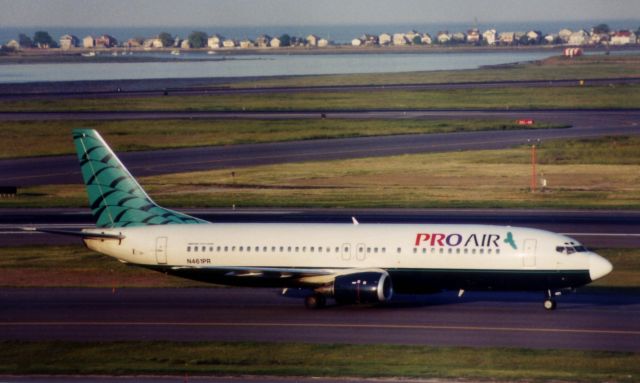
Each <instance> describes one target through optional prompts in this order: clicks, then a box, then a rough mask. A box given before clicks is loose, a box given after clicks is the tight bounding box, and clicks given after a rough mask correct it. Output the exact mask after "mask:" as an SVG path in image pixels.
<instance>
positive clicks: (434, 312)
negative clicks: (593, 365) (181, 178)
mask: <svg viewBox="0 0 640 383" xmlns="http://www.w3.org/2000/svg"><path fill="white" fill-rule="evenodd" d="M542 301H543V294H542V293H539V294H536V293H499V292H489V293H480V292H468V293H466V294H465V295H464V296H463V297H462V298H458V297H457V294H456V293H455V292H449V293H441V294H435V295H421V296H398V297H396V299H394V300H392V301H391V303H389V304H387V305H382V306H374V307H369V306H330V307H328V308H326V309H322V310H307V309H305V308H304V305H303V302H302V300H301V299H293V298H285V297H281V296H279V291H276V290H272V289H245V288H204V289H203V288H197V289H116V290H115V291H114V290H112V289H0V307H2V311H0V339H3V340H5V339H19V340H70V341H116V340H174V341H204V340H211V341H266V342H272V341H273V342H311V343H329V344H330V343H351V344H381V343H382V344H417V345H431V346H473V347H526V348H538V349H545V348H560V349H563V348H564V349H582V350H610V351H632V352H640V322H639V321H637V320H636V319H637V318H638V317H639V316H640V296H638V295H637V294H625V293H606V292H605V293H601V292H594V291H590V290H583V291H578V292H577V293H575V294H570V295H566V296H561V297H559V298H558V309H557V310H555V311H553V312H549V311H546V310H544V308H543V307H542Z"/></svg>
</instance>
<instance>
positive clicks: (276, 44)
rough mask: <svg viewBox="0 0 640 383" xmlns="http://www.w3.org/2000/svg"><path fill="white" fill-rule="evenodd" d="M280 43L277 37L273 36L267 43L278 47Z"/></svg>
mask: <svg viewBox="0 0 640 383" xmlns="http://www.w3.org/2000/svg"><path fill="white" fill-rule="evenodd" d="M280 44H282V41H280V39H279V38H277V37H274V38H272V39H271V41H269V45H271V47H272V48H280Z"/></svg>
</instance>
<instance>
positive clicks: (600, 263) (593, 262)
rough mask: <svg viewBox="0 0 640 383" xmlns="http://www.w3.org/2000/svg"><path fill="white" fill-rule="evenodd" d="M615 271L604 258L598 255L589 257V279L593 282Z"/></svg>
mask: <svg viewBox="0 0 640 383" xmlns="http://www.w3.org/2000/svg"><path fill="white" fill-rule="evenodd" d="M611 270H613V265H611V262H609V261H607V260H606V259H604V258H602V257H601V256H599V255H598V254H593V253H592V254H591V255H590V256H589V277H590V278H591V280H592V281H595V280H596V279H600V278H602V277H604V276H605V275H607V274H609V273H610V272H611Z"/></svg>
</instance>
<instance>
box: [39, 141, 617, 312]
mask: <svg viewBox="0 0 640 383" xmlns="http://www.w3.org/2000/svg"><path fill="white" fill-rule="evenodd" d="M73 140H74V143H75V148H76V151H77V156H78V160H79V162H80V167H81V170H82V177H83V179H84V183H85V185H86V190H87V194H88V197H89V202H90V207H91V210H92V213H93V216H94V218H95V220H96V227H95V228H87V229H83V230H82V231H78V232H68V231H60V230H40V231H46V232H55V233H58V234H72V235H78V236H80V237H81V238H82V240H83V241H84V244H85V245H86V246H87V247H88V248H89V249H91V250H94V251H97V252H99V253H102V254H106V255H109V256H111V257H114V258H116V259H118V260H119V261H121V262H124V263H127V264H131V265H136V266H141V267H145V268H147V269H151V270H155V271H159V272H162V273H166V274H170V275H175V276H178V277H183V278H188V279H192V280H197V281H204V282H210V283H216V284H223V285H233V286H255V287H272V288H276V287H277V288H282V289H284V290H283V292H284V293H285V295H286V292H287V291H289V290H288V289H290V290H291V291H302V292H304V293H303V294H301V295H302V296H304V298H305V305H306V307H307V308H311V309H313V308H321V307H323V306H325V305H326V304H327V299H328V298H330V299H334V300H335V302H336V303H337V304H378V303H382V302H388V301H390V300H391V299H392V297H393V295H394V293H402V294H423V293H434V292H441V291H443V290H454V291H458V292H459V296H462V294H463V293H464V292H465V291H475V290H503V291H541V292H544V301H543V307H544V308H545V309H546V310H554V309H555V308H556V301H555V299H554V297H555V296H557V295H560V294H561V293H562V292H563V291H565V290H572V289H574V288H577V287H580V286H583V285H586V284H588V283H590V282H592V281H595V280H597V279H599V278H602V277H604V276H605V275H607V274H609V273H610V272H611V271H612V269H613V267H612V265H611V263H610V262H609V261H608V260H606V259H605V258H603V257H601V256H599V255H598V254H596V253H594V252H592V251H589V250H587V249H586V248H585V247H584V246H583V245H581V244H580V243H579V242H578V241H576V240H574V239H572V238H570V237H567V236H565V235H561V234H556V233H552V232H549V231H544V230H539V229H532V228H522V227H511V226H495V225H470V224H464V225H463V224H460V225H457V224H360V223H359V222H358V221H357V219H356V218H353V219H352V222H351V223H343V224H315V223H314V224H306V223H303V224H301V223H295V224H288V223H286V224H282V223H266V224H265V223H231V224H230V223H224V224H223V223H213V222H208V221H205V220H202V219H199V218H196V217H192V216H189V215H187V214H183V213H180V212H176V211H173V210H169V209H166V208H163V207H160V206H159V205H157V204H156V203H155V202H153V200H152V199H151V198H150V197H149V196H148V195H147V193H146V192H145V191H144V189H143V188H142V187H141V186H140V185H139V184H138V182H137V181H136V179H135V178H134V177H133V176H132V175H131V174H130V173H129V171H128V170H127V169H126V168H125V167H124V165H123V164H122V163H121V162H120V160H119V159H118V157H117V156H116V155H115V154H114V152H113V151H112V150H111V148H110V147H109V146H108V145H107V143H106V142H105V141H104V140H103V138H102V137H101V136H100V134H99V133H98V132H97V131H95V130H92V129H74V130H73ZM32 230H39V229H32Z"/></svg>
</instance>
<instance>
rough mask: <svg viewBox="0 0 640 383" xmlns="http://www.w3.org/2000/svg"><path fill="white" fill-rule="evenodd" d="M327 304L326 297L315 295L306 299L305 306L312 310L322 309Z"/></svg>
mask: <svg viewBox="0 0 640 383" xmlns="http://www.w3.org/2000/svg"><path fill="white" fill-rule="evenodd" d="M326 304H327V299H326V298H325V297H324V295H320V294H313V295H309V296H307V297H305V298H304V306H305V307H306V308H308V309H310V310H315V309H321V308H323V307H324V306H325V305H326Z"/></svg>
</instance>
